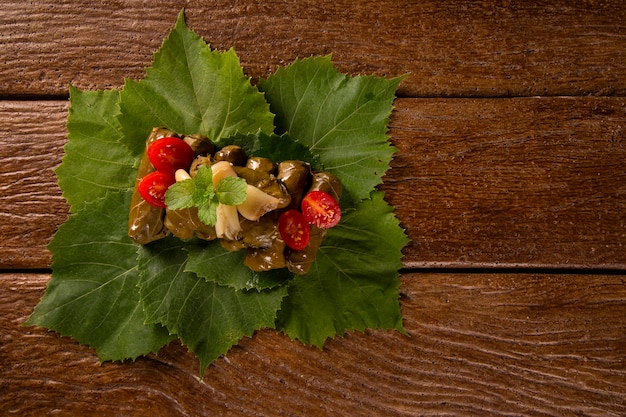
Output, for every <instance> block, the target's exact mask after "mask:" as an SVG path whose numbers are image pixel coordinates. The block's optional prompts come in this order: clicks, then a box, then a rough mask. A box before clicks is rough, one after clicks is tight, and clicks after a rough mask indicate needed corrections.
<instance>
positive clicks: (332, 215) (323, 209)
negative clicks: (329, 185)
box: [301, 191, 341, 229]
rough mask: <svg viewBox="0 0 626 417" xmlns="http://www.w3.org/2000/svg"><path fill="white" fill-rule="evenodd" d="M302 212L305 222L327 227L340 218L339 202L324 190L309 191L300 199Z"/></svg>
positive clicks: (335, 223) (337, 221)
mask: <svg viewBox="0 0 626 417" xmlns="http://www.w3.org/2000/svg"><path fill="white" fill-rule="evenodd" d="M301 208H302V214H303V215H304V218H305V219H306V221H307V222H309V223H311V224H313V225H315V226H317V227H320V228H322V229H328V228H330V227H333V226H335V225H337V223H339V220H341V208H340V207H339V203H337V201H336V200H335V199H334V198H333V197H332V196H331V195H330V194H328V193H325V192H324V191H311V192H310V193H307V195H305V196H304V198H303V199H302V204H301Z"/></svg>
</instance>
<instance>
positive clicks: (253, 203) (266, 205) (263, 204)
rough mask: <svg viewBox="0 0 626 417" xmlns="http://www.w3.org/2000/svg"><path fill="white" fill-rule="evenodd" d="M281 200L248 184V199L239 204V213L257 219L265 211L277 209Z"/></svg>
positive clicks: (247, 217) (249, 218)
mask: <svg viewBox="0 0 626 417" xmlns="http://www.w3.org/2000/svg"><path fill="white" fill-rule="evenodd" d="M278 203H279V200H278V198H276V197H273V196H271V195H269V194H267V193H264V192H263V191H261V190H259V189H258V188H256V187H255V186H253V185H250V184H248V187H247V188H246V200H245V201H244V202H243V203H242V204H240V205H238V206H237V210H238V211H239V214H241V215H242V216H243V217H245V218H246V219H248V220H251V221H256V220H259V219H260V218H261V216H263V215H264V214H265V213H268V212H270V211H272V210H276V208H277V207H278Z"/></svg>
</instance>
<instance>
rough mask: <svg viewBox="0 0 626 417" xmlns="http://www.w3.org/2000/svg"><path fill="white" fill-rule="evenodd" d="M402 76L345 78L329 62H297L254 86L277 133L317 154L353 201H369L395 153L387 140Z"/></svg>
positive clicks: (304, 60)
mask: <svg viewBox="0 0 626 417" xmlns="http://www.w3.org/2000/svg"><path fill="white" fill-rule="evenodd" d="M402 79H403V77H398V78H393V79H385V78H380V77H375V76H358V77H349V76H347V75H344V74H341V73H340V72H339V71H338V70H337V68H336V67H335V66H333V64H332V62H331V60H330V57H329V56H327V57H312V58H307V59H303V60H297V61H296V62H294V63H293V64H291V65H289V66H287V67H284V68H279V69H278V70H277V71H276V72H275V73H274V74H272V75H270V76H269V77H268V78H267V79H263V80H261V81H260V83H259V89H260V90H261V91H263V92H264V93H265V97H266V99H267V101H268V102H269V103H270V109H271V111H272V112H273V113H274V114H275V115H276V118H275V124H276V131H277V133H279V134H281V133H284V132H288V133H289V135H290V136H291V138H292V139H294V140H296V141H298V142H300V143H301V144H303V145H305V146H307V147H308V148H309V149H310V151H311V152H312V153H313V154H314V155H317V156H318V157H319V159H320V161H321V162H322V164H323V165H324V169H325V170H326V171H328V172H331V173H333V174H335V175H336V176H337V178H339V180H340V181H341V183H342V184H343V186H344V189H345V190H346V192H347V194H348V195H349V197H350V199H351V200H352V201H358V200H362V199H366V198H368V196H369V194H370V192H371V191H372V190H373V189H374V187H375V186H377V185H378V184H380V183H381V177H382V176H383V175H384V174H385V172H386V171H387V169H388V168H389V162H390V161H391V157H392V155H393V153H394V152H395V148H394V147H393V146H391V144H390V143H389V141H388V138H387V130H388V123H389V116H390V115H391V111H392V109H393V100H394V99H395V91H396V88H397V87H398V85H399V84H400V82H401V81H402Z"/></svg>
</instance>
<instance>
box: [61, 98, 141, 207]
mask: <svg viewBox="0 0 626 417" xmlns="http://www.w3.org/2000/svg"><path fill="white" fill-rule="evenodd" d="M119 96H120V93H119V91H117V90H110V91H81V90H79V89H77V88H75V87H73V86H70V109H69V113H68V117H67V130H68V142H67V144H66V145H65V147H64V150H65V155H64V156H63V160H62V162H61V165H59V167H58V168H57V169H56V175H57V178H58V181H59V186H60V187H61V189H62V190H63V197H65V199H66V200H67V202H68V203H69V205H70V211H71V212H72V213H75V212H77V211H78V210H79V209H80V208H81V207H83V206H84V204H85V203H87V202H90V201H94V200H97V199H99V198H101V197H103V196H104V195H105V194H106V193H108V192H109V191H119V190H125V189H128V188H129V186H132V184H133V181H134V178H135V175H136V174H137V171H136V169H135V168H134V167H133V165H134V163H135V159H134V158H133V157H132V156H131V155H130V152H129V151H128V149H126V147H125V146H123V145H122V144H121V143H120V142H119V141H120V138H121V137H122V134H121V132H120V125H119V123H118V121H117V119H116V118H115V115H116V114H117V113H118V112H119V108H118V101H119ZM96 173H97V175H96Z"/></svg>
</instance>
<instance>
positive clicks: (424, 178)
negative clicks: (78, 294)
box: [0, 0, 626, 416]
mask: <svg viewBox="0 0 626 417" xmlns="http://www.w3.org/2000/svg"><path fill="white" fill-rule="evenodd" d="M183 7H184V8H185V10H186V16H187V22H188V24H189V26H190V27H191V28H193V29H194V30H195V31H196V32H198V33H199V34H200V35H201V36H203V37H204V38H205V40H207V42H209V43H210V44H211V46H213V47H214V48H218V49H227V48H230V47H231V46H234V47H235V49H236V51H237V53H238V54H239V56H240V57H241V61H242V64H243V66H244V67H245V71H246V72H247V73H248V74H250V75H251V76H252V77H253V79H257V78H258V77H261V76H266V75H267V74H268V73H269V72H271V71H273V70H274V69H276V67H277V66H279V65H283V64H287V63H290V62H291V61H293V60H294V59H295V58H296V57H307V56H310V55H321V54H329V53H332V56H333V61H334V62H335V63H336V64H337V65H338V66H339V68H340V69H341V70H342V71H344V72H348V73H350V74H353V75H356V74H361V73H363V74H376V75H380V76H397V75H400V74H404V73H407V72H410V76H409V77H408V78H406V80H405V81H404V82H403V83H402V84H401V86H400V89H399V92H398V94H399V98H398V99H397V100H396V103H395V105H396V111H395V112H394V114H393V117H392V120H391V130H390V135H391V140H392V141H393V143H394V144H395V145H396V146H397V147H398V148H399V152H398V154H397V155H396V158H395V159H394V161H393V163H392V169H391V170H390V171H389V173H388V175H387V176H386V177H385V179H384V180H385V182H384V185H383V186H382V189H384V190H385V192H386V196H387V200H388V201H389V202H390V203H391V204H393V205H394V206H395V207H396V212H397V215H398V217H399V218H400V220H401V222H402V225H403V227H405V228H406V229H407V233H408V235H409V237H410V238H411V240H412V241H411V243H410V244H409V245H408V246H407V247H406V250H405V253H404V264H405V269H404V270H403V274H402V287H401V292H402V298H401V305H402V309H403V314H404V316H405V326H406V329H407V331H408V332H409V334H410V337H405V336H402V335H399V334H397V333H395V332H386V331H379V330H376V331H368V332H366V333H348V334H346V335H345V337H342V338H338V339H336V340H332V341H330V342H328V344H327V345H326V347H325V348H324V349H323V350H322V351H320V350H318V349H315V348H309V347H305V346H303V345H301V344H300V343H298V342H293V341H290V340H289V339H288V338H287V337H285V336H284V335H281V334H276V332H273V331H261V332H258V333H257V334H256V335H255V336H254V337H252V338H247V339H244V340H242V341H241V343H240V344H239V345H238V346H237V347H235V348H233V349H232V350H231V352H230V353H229V354H228V355H226V356H225V357H224V358H222V359H220V360H218V361H217V362H216V363H215V364H213V365H212V366H211V367H210V368H209V369H208V370H207V372H206V375H205V377H204V379H203V380H202V381H199V380H198V378H197V375H198V363H197V361H196V359H195V358H194V357H193V355H192V354H190V353H188V352H187V350H186V349H185V347H183V346H181V345H180V344H179V343H172V344H171V345H169V346H167V347H165V348H164V349H162V350H161V351H160V352H159V353H158V355H151V356H149V357H146V358H140V359H138V360H137V361H135V362H132V363H131V362H129V363H104V364H102V365H100V364H99V363H98V360H97V357H96V355H95V353H94V352H93V351H92V350H91V349H89V348H88V347H84V346H79V345H78V344H77V343H76V342H75V341H73V340H71V339H69V338H63V337H60V336H58V335H57V334H55V333H53V332H48V331H46V330H43V329H37V328H26V327H22V326H21V323H23V322H24V320H25V319H26V318H27V317H28V315H29V314H30V313H31V312H32V310H33V308H34V306H35V305H36V304H37V302H38V300H39V298H40V297H41V296H42V294H43V292H44V289H45V286H46V283H47V282H48V280H49V278H50V271H49V266H50V254H49V252H48V251H47V249H46V244H47V243H48V242H49V241H50V239H51V237H52V235H53V234H54V232H55V230H56V228H57V227H58V226H59V225H60V224H61V223H63V221H64V220H65V219H66V217H67V209H68V208H67V205H66V203H65V201H64V200H63V198H62V197H61V192H60V190H59V188H58V186H57V185H56V178H55V176H54V173H53V170H54V168H55V167H56V166H57V165H58V164H59V163H60V159H61V157H62V155H63V149H62V147H63V145H64V144H65V142H66V133H67V132H66V129H65V119H66V116H67V109H68V102H67V95H68V85H69V83H72V84H74V85H76V86H77V87H79V88H82V89H108V88H119V87H121V86H122V85H123V80H124V77H128V78H133V79H139V78H141V77H142V76H143V74H144V68H145V67H146V66H148V65H149V64H150V62H151V59H152V53H153V52H154V51H155V50H156V49H158V47H159V46H160V44H161V42H162V39H163V38H164V37H165V36H167V33H168V32H169V30H170V29H171V28H172V26H173V25H174V23H175V20H176V16H177V14H178V12H179V11H180V10H181V8H183ZM625 22H626V3H625V2H624V1H622V0H606V1H604V0H603V1H601V0H586V1H576V2H575V1H569V0H554V1H552V2H545V1H537V2H528V1H523V0H519V1H475V2H467V1H461V0H457V1H452V0H450V1H437V0H430V1H428V0H427V1H408V0H407V1H400V0H398V1H393V0H377V1H373V0H332V1H330V0H316V1H313V0H306V1H297V2H296V1H291V2H288V1H273V0H272V1H263V2H261V1H255V0H244V1H237V2H233V1H221V0H216V1H174V0H169V1H158V2H157V1H154V2H149V1H140V0H117V1H114V0H110V1H109V0H102V1H97V2H93V1H77V0H64V1H61V2H59V1H57V0H34V1H15V0H0V55H1V58H0V144H1V146H0V245H1V250H0V269H1V272H0V273H1V275H0V338H1V339H0V414H1V415H19V416H30V415H36V416H39V415H58V416H73V415H84V416H107V415H124V416H161V415H162V416H215V415H224V416H418V415H442V414H445V415H536V416H546V415H550V416H563V415H575V416H581V415H584V416H621V415H626V320H625V319H626V164H625V161H626V23H625Z"/></svg>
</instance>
